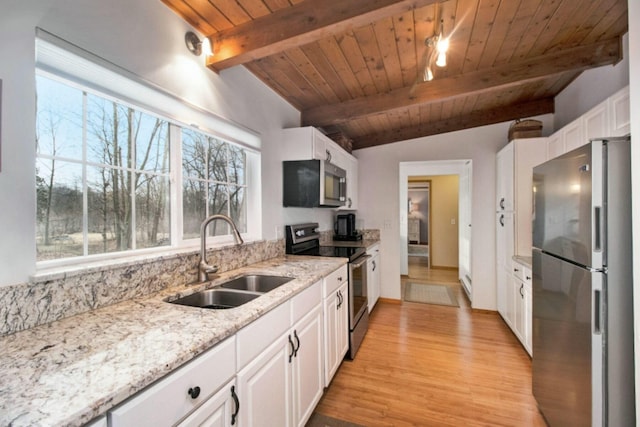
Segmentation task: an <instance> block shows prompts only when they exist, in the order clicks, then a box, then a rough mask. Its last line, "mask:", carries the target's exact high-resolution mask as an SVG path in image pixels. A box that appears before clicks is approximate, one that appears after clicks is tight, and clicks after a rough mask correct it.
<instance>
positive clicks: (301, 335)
mask: <svg viewBox="0 0 640 427" xmlns="http://www.w3.org/2000/svg"><path fill="white" fill-rule="evenodd" d="M321 283H322V282H317V283H316V284H314V285H313V286H311V287H309V288H307V289H305V290H304V291H303V292H302V293H300V294H299V295H296V296H295V297H294V298H293V300H292V301H291V303H290V305H287V308H288V310H287V320H288V322H287V324H288V328H287V331H286V332H285V333H284V334H283V335H281V336H280V337H279V338H277V339H276V340H275V342H274V343H273V344H271V345H270V346H268V347H267V348H266V349H265V350H263V351H262V352H261V353H259V354H258V355H256V356H254V357H253V358H252V360H251V361H250V362H249V363H248V364H246V366H245V367H244V368H243V369H242V370H241V371H240V372H239V373H238V375H237V381H238V391H237V395H238V397H239V402H240V412H239V414H238V425H239V426H242V427H247V426H250V427H257V426H265V425H269V426H271V425H273V426H276V425H277V426H303V425H304V424H305V423H306V422H307V420H308V419H309V417H310V416H311V413H312V412H313V409H314V408H315V406H316V405H317V403H318V402H319V401H320V397H321V396H322V390H323V375H322V373H323V369H322V368H323V352H322V345H323V342H322V336H323V334H322V326H323V324H322V306H321V299H322V296H321V295H322V289H321V288H322V284H321ZM268 314H269V313H268ZM291 323H293V325H291ZM249 326H251V329H252V330H251V331H250V333H248V334H246V335H245V336H244V337H243V338H249V337H255V334H257V333H258V334H259V333H262V334H269V330H270V329H271V322H267V323H265V322H263V319H258V320H257V321H256V322H254V323H252V324H251V325H249ZM277 329H278V330H280V329H281V322H279V323H278V326H277ZM241 332H242V331H241ZM242 341H244V339H243V340H239V343H242ZM239 352H240V350H239Z"/></svg>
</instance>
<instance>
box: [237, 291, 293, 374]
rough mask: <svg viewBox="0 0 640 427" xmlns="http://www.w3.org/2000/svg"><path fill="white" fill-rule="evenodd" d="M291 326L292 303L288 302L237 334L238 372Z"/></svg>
mask: <svg viewBox="0 0 640 427" xmlns="http://www.w3.org/2000/svg"><path fill="white" fill-rule="evenodd" d="M289 326H291V301H286V302H284V303H282V304H280V305H279V306H278V307H276V308H274V309H273V310H271V311H270V312H268V313H266V314H264V315H263V316H261V317H260V318H259V319H257V320H256V321H254V322H253V323H250V324H249V325H247V326H245V327H244V328H242V329H241V330H239V331H238V333H237V334H236V339H237V341H238V370H240V369H242V368H244V367H245V366H246V365H247V363H249V362H251V361H252V360H253V359H255V357H256V356H258V354H260V353H261V352H262V351H263V350H264V349H265V348H267V347H268V346H269V345H271V344H272V343H273V342H275V341H276V340H277V339H278V338H279V337H280V336H281V335H283V334H284V333H285V332H286V331H287V330H288V329H289Z"/></svg>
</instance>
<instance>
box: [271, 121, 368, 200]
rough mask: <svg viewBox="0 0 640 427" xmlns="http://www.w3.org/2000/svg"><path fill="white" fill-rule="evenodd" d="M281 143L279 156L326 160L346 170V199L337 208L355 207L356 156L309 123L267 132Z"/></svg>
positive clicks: (294, 158) (356, 192) (293, 158)
mask: <svg viewBox="0 0 640 427" xmlns="http://www.w3.org/2000/svg"><path fill="white" fill-rule="evenodd" d="M270 139H272V140H274V141H277V143H278V144H279V146H280V147H281V152H282V160H309V159H316V160H328V161H329V162H330V163H332V164H334V165H336V166H338V167H340V168H342V169H344V170H345V171H346V172H347V200H346V203H345V206H342V207H340V208H339V209H340V210H355V209H357V208H358V159H357V158H356V157H354V156H353V155H351V154H350V153H348V152H347V151H346V150H344V149H343V148H342V147H340V145H338V144H337V143H336V142H335V141H333V140H332V139H331V138H329V137H328V136H326V135H325V134H323V133H322V132H320V131H319V130H318V129H316V128H314V127H312V126H306V127H299V128H289V129H282V130H280V131H277V132H275V133H273V134H271V135H270Z"/></svg>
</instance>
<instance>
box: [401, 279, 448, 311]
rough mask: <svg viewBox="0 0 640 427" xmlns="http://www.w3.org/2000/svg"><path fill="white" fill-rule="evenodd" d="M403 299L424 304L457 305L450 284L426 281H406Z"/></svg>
mask: <svg viewBox="0 0 640 427" xmlns="http://www.w3.org/2000/svg"><path fill="white" fill-rule="evenodd" d="M404 300H405V301H410V302H421V303H424V304H437V305H450V306H452V307H459V305H458V299H457V298H456V293H455V290H454V289H453V288H452V287H451V286H446V285H434V284H426V283H407V284H406V285H405V289H404Z"/></svg>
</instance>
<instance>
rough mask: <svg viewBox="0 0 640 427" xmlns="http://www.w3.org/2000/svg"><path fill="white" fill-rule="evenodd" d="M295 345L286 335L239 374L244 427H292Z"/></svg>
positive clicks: (239, 416)
mask: <svg viewBox="0 0 640 427" xmlns="http://www.w3.org/2000/svg"><path fill="white" fill-rule="evenodd" d="M290 356H291V357H293V343H292V341H290V335H289V334H286V335H284V336H283V337H282V338H280V339H278V340H276V342H275V343H274V344H273V345H271V346H270V347H269V348H267V349H266V350H264V351H263V352H262V353H261V354H260V355H258V356H257V357H256V358H255V359H254V360H253V361H252V362H251V363H250V364H249V365H247V366H246V367H245V368H244V369H243V370H242V371H240V372H239V373H238V376H237V382H238V390H237V394H238V398H239V401H240V413H239V414H238V425H239V426H241V427H261V426H291V414H292V410H291V401H292V392H291V367H290V362H289V358H290Z"/></svg>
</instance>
